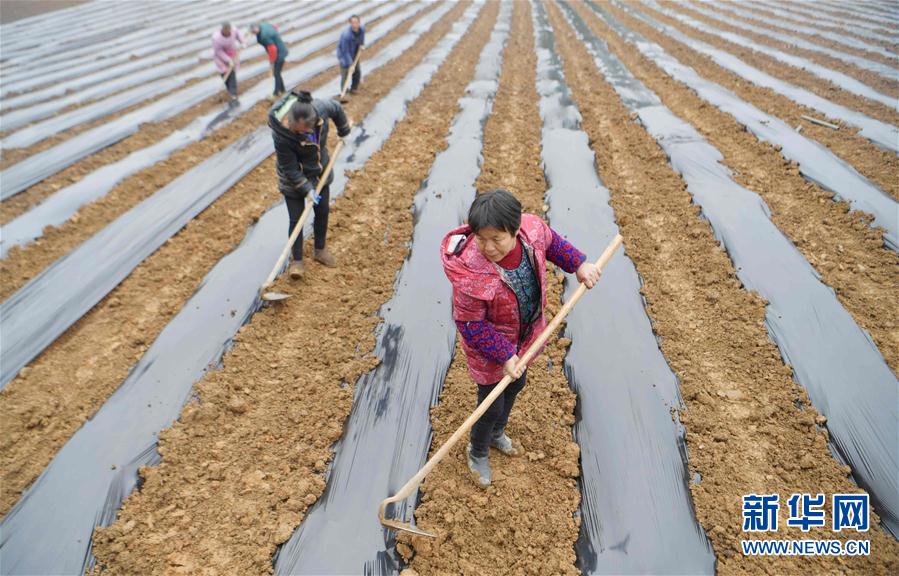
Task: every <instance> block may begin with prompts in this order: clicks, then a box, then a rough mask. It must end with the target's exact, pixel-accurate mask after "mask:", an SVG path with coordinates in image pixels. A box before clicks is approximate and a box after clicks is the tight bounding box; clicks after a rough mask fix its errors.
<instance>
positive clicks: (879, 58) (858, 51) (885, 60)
mask: <svg viewBox="0 0 899 576" xmlns="http://www.w3.org/2000/svg"><path fill="white" fill-rule="evenodd" d="M709 6H710V8H712V9H713V10H716V11H717V12H720V13H721V14H725V15H727V16H729V17H731V18H736V19H737V20H741V21H743V22H746V23H748V24H755V25H756V26H763V27H765V28H769V29H771V30H773V31H775V32H780V33H786V34H790V35H791V36H796V37H797V38H802V39H803V40H807V41H809V42H814V43H815V44H817V45H819V46H825V47H827V48H831V49H833V50H839V51H840V52H843V53H845V54H852V55H853V56H861V57H862V58H867V59H868V60H874V61H875V62H880V63H881V64H886V65H888V66H894V65H895V64H896V62H895V58H889V57H887V56H883V55H882V54H878V53H876V52H871V51H869V50H864V49H862V48H854V47H852V46H847V45H846V44H841V43H839V42H835V41H833V40H829V39H827V38H824V37H822V36H814V35H812V34H805V33H803V32H799V31H798V30H796V29H795V28H791V27H790V26H789V25H788V24H785V23H784V22H781V21H778V20H774V21H768V22H760V21H759V20H752V19H751V18H746V17H745V16H740V15H739V14H735V13H734V12H731V11H729V10H723V9H721V8H720V7H716V6H714V5H709ZM738 8H740V9H742V8H743V4H742V3H740V4H739V5H738Z"/></svg>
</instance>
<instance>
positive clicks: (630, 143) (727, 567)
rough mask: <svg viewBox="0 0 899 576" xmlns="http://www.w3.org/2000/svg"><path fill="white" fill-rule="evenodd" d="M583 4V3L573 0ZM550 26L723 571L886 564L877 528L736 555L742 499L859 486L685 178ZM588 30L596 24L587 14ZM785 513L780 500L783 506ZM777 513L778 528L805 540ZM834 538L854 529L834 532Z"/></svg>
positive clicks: (588, 62) (898, 559) (562, 33)
mask: <svg viewBox="0 0 899 576" xmlns="http://www.w3.org/2000/svg"><path fill="white" fill-rule="evenodd" d="M577 9H578V10H580V11H581V12H582V13H586V9H585V8H584V7H582V6H579V5H578V7H577ZM550 13H551V19H552V23H553V25H554V27H555V29H556V34H557V41H558V43H559V47H560V52H561V54H562V57H563V59H564V65H565V74H566V77H567V79H568V82H569V84H570V86H571V89H572V92H573V95H574V98H575V101H576V102H577V103H578V105H579V107H580V110H581V113H582V114H583V116H584V122H583V128H584V130H585V131H586V132H587V133H588V135H589V136H590V137H591V146H592V148H593V150H594V152H595V153H596V156H597V162H598V167H599V170H600V172H601V174H602V177H603V180H604V181H605V183H606V185H607V186H608V187H609V189H610V191H611V195H612V205H613V207H614V209H615V212H616V215H617V218H618V223H619V226H620V227H621V233H622V235H623V236H624V241H625V244H626V245H627V247H628V255H629V256H630V257H631V259H633V261H634V263H635V264H636V266H637V270H638V272H639V273H640V275H641V277H642V279H643V281H644V286H643V289H642V292H643V295H644V296H645V298H646V301H647V312H648V313H649V315H650V317H651V318H652V320H653V327H654V329H655V331H656V333H657V334H658V335H659V337H660V342H661V349H662V352H663V353H664V354H665V356H666V358H667V359H668V362H669V363H670V365H671V367H672V369H674V371H675V372H676V373H677V375H678V377H679V379H680V381H681V388H682V391H683V394H684V398H685V408H684V409H683V410H681V414H680V417H681V420H682V421H683V423H684V425H685V426H686V435H687V447H688V449H689V451H690V468H691V471H692V472H698V473H699V474H700V475H701V478H702V480H701V482H700V483H698V484H691V491H692V495H693V500H694V504H695V507H696V513H697V516H698V518H699V520H700V522H701V524H702V525H703V527H704V528H705V530H706V532H707V533H708V535H709V537H710V538H711V541H712V544H713V546H714V549H715V553H716V555H717V558H718V570H719V572H720V573H722V574H758V573H770V574H817V573H831V572H839V573H856V574H890V573H895V572H896V570H897V569H899V546H897V544H896V541H895V540H894V539H893V538H892V536H889V535H888V534H886V533H885V532H883V531H882V530H881V529H880V528H879V527H875V528H872V529H871V531H870V532H868V533H867V534H866V535H865V537H866V538H870V540H871V546H872V550H873V552H872V555H871V556H869V557H856V558H836V559H833V558H823V557H815V558H812V557H806V558H797V557H790V558H786V557H784V558H777V559H771V558H756V557H743V556H742V553H741V550H740V540H741V539H743V538H744V534H743V533H742V531H741V528H742V526H741V519H742V512H741V511H742V506H741V496H742V495H743V494H750V493H779V494H781V495H788V494H792V493H794V492H810V493H818V492H824V493H827V494H832V493H835V492H855V491H857V490H858V488H857V487H856V486H855V485H854V484H853V483H852V481H851V480H850V479H849V478H848V477H847V474H848V473H849V469H848V467H843V466H840V465H839V464H838V463H837V462H836V460H834V459H833V457H832V456H831V455H830V453H829V451H828V449H827V439H826V436H825V435H824V433H822V432H820V431H818V430H817V429H816V427H815V425H814V423H815V416H816V411H815V410H814V409H813V408H812V407H811V406H810V405H809V401H808V396H807V394H805V392H804V391H803V390H802V389H801V388H800V387H799V386H797V385H796V383H795V382H794V381H793V379H792V377H791V371H790V368H789V367H788V366H785V365H784V363H783V361H782V359H781V357H780V355H779V353H778V350H777V347H776V346H775V345H774V344H773V343H772V342H771V340H770V339H769V338H768V334H767V332H766V329H765V323H764V320H765V303H764V302H763V300H762V299H761V298H760V297H759V296H758V295H757V294H754V293H750V292H747V291H745V290H743V289H742V288H741V284H740V282H739V280H738V279H737V277H736V274H735V271H734V268H733V265H732V263H731V262H730V260H729V259H728V257H727V255H726V254H725V252H724V251H723V250H722V249H721V248H720V246H719V245H718V243H717V241H716V240H715V238H714V236H713V234H712V231H711V228H710V226H709V224H708V222H707V221H705V220H703V219H702V218H701V217H700V210H699V208H698V207H696V206H695V205H693V204H692V202H691V197H690V194H689V193H687V192H686V190H685V184H684V182H683V180H682V179H681V178H680V177H678V176H677V174H676V173H675V172H674V171H673V170H672V169H671V167H670V166H669V165H668V162H667V158H666V156H665V154H664V152H663V151H662V150H661V149H660V148H659V147H658V146H657V145H656V143H655V141H654V140H653V139H652V137H651V136H650V135H649V134H648V133H647V132H646V131H645V130H644V129H643V128H642V127H641V125H640V124H639V123H638V122H636V121H635V120H634V119H633V118H631V115H630V114H629V111H628V110H627V109H626V108H625V107H624V105H623V104H622V103H621V102H620V100H619V98H618V96H617V94H616V93H615V92H614V90H613V89H612V88H611V87H610V86H609V85H608V84H606V83H605V81H604V79H603V77H602V75H601V74H600V73H599V72H598V71H597V70H596V67H595V65H594V64H593V61H592V59H591V58H590V56H589V54H588V53H587V51H586V49H585V48H584V46H583V45H582V44H581V43H579V42H578V41H577V40H576V38H575V37H574V35H573V32H572V31H571V28H570V27H569V26H568V24H567V23H566V22H565V21H564V19H563V18H562V17H561V14H560V13H559V11H558V8H557V7H556V6H554V5H551V8H550ZM588 22H591V24H593V25H594V28H595V30H596V31H597V32H598V33H600V34H603V35H604V36H608V34H604V32H606V31H604V30H603V29H602V28H601V26H598V25H596V22H595V21H590V20H588ZM782 512H783V511H782ZM784 520H785V516H782V517H781V529H780V531H779V532H778V536H777V537H778V538H788V539H790V538H794V539H801V538H803V535H802V533H801V532H800V531H798V530H795V529H792V528H786V527H785V525H784ZM831 536H833V537H838V538H841V539H846V538H851V537H852V536H850V535H848V534H846V533H845V532H844V533H834V534H828V537H831Z"/></svg>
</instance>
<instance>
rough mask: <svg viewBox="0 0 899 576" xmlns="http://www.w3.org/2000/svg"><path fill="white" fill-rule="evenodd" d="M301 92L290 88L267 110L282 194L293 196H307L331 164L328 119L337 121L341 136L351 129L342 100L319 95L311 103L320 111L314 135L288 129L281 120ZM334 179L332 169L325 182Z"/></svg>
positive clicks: (316, 110) (317, 111)
mask: <svg viewBox="0 0 899 576" xmlns="http://www.w3.org/2000/svg"><path fill="white" fill-rule="evenodd" d="M298 96H299V94H297V93H296V92H288V93H287V94H285V95H284V96H282V97H281V98H280V99H278V101H277V102H275V104H274V105H273V106H272V107H271V108H270V109H269V113H268V126H269V128H271V130H272V139H273V140H274V143H275V156H276V162H277V163H276V170H277V173H278V189H279V190H280V192H281V194H284V195H285V196H290V197H291V198H305V197H306V194H308V193H309V192H311V191H313V190H314V189H315V186H316V185H317V184H318V178H319V176H321V173H322V172H323V171H324V167H325V166H327V165H328V160H329V156H328V130H329V124H328V120H333V121H334V124H335V125H336V126H337V135H338V136H340V137H341V138H343V137H344V136H346V135H347V134H349V133H350V126H349V123H348V122H347V117H346V114H345V113H344V111H343V108H342V107H341V106H340V104H338V103H337V102H335V101H334V100H319V99H315V100H313V101H312V107H313V108H314V109H315V112H316V113H317V114H318V121H317V122H316V126H315V130H314V137H312V138H310V137H309V136H306V135H303V134H297V133H295V132H292V131H290V130H288V129H287V128H286V127H285V126H284V125H283V124H282V123H281V121H282V119H283V118H284V115H285V114H287V112H288V110H290V107H291V106H292V105H293V103H294V102H296V101H297V98H298ZM333 179H334V172H333V171H332V172H331V173H330V174H329V175H328V181H327V183H326V185H327V184H330V183H331V181H332V180H333Z"/></svg>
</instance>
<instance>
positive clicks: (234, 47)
mask: <svg viewBox="0 0 899 576" xmlns="http://www.w3.org/2000/svg"><path fill="white" fill-rule="evenodd" d="M245 44H246V42H245V41H244V37H243V34H242V33H241V32H240V29H239V28H234V27H232V26H231V24H230V23H229V22H225V23H224V24H222V27H221V28H220V29H219V30H216V31H215V32H214V33H213V34H212V60H213V62H215V67H216V68H218V71H219V74H220V75H221V76H222V80H224V81H225V88H227V89H228V93H229V94H230V95H231V102H232V103H235V102H237V69H238V68H240V58H239V57H238V53H239V52H240V49H241V48H243V47H244V45H245Z"/></svg>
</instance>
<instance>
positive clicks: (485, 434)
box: [469, 370, 528, 457]
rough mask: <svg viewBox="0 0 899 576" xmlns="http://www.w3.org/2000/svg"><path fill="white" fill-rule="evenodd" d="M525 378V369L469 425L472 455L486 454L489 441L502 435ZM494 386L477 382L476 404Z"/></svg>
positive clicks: (479, 402)
mask: <svg viewBox="0 0 899 576" xmlns="http://www.w3.org/2000/svg"><path fill="white" fill-rule="evenodd" d="M527 378H528V372H527V370H525V371H524V374H522V375H521V378H519V379H518V380H515V381H514V382H512V383H511V384H509V385H508V386H506V389H505V390H503V393H502V394H500V395H499V398H497V399H496V400H494V401H493V404H491V405H490V408H488V409H487V411H486V412H484V415H483V416H481V418H480V419H479V420H478V421H477V422H475V424H474V426H472V427H471V434H470V436H469V437H470V439H471V455H472V456H477V457H481V456H486V455H487V453H488V452H489V451H490V442H492V441H493V439H494V438H499V436H500V435H502V433H503V431H504V430H505V429H506V424H508V422H509V414H510V413H511V412H512V406H513V405H514V404H515V397H516V396H518V393H519V392H521V389H522V388H524V384H525V382H526V381H527ZM494 388H496V384H489V385H486V386H484V385H481V384H478V405H480V404H481V402H483V401H484V399H485V398H486V397H487V396H488V395H489V394H490V393H491V392H492V391H493V389H494Z"/></svg>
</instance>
